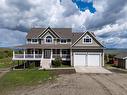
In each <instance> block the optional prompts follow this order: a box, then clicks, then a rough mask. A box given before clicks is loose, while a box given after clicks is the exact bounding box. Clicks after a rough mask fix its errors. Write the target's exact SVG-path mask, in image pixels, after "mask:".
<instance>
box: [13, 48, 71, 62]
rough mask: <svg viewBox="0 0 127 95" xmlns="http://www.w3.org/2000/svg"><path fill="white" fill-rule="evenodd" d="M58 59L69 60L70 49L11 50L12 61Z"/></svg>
mask: <svg viewBox="0 0 127 95" xmlns="http://www.w3.org/2000/svg"><path fill="white" fill-rule="evenodd" d="M58 57H60V58H61V59H62V60H70V49H37V48H35V49H13V58H12V59H13V60H41V59H50V60H55V58H58Z"/></svg>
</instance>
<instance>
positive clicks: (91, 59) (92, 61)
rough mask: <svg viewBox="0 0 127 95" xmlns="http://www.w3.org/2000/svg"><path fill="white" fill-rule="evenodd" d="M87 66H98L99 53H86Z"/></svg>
mask: <svg viewBox="0 0 127 95" xmlns="http://www.w3.org/2000/svg"><path fill="white" fill-rule="evenodd" d="M87 63H88V66H97V67H98V66H100V55H99V54H88V56H87Z"/></svg>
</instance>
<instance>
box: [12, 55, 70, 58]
mask: <svg viewBox="0 0 127 95" xmlns="http://www.w3.org/2000/svg"><path fill="white" fill-rule="evenodd" d="M57 57H61V58H70V54H53V55H52V58H57ZM13 58H18V59H20V58H21V59H22V58H26V59H27V58H42V54H14V55H13Z"/></svg>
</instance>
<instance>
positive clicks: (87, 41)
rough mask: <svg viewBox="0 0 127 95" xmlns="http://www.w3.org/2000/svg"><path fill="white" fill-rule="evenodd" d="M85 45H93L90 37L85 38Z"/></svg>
mask: <svg viewBox="0 0 127 95" xmlns="http://www.w3.org/2000/svg"><path fill="white" fill-rule="evenodd" d="M84 43H92V39H91V37H90V36H88V35H87V36H86V37H84Z"/></svg>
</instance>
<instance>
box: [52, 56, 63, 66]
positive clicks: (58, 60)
mask: <svg viewBox="0 0 127 95" xmlns="http://www.w3.org/2000/svg"><path fill="white" fill-rule="evenodd" d="M53 65H54V66H55V67H60V66H61V65H62V60H61V58H60V57H58V58H55V60H54V61H53Z"/></svg>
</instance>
